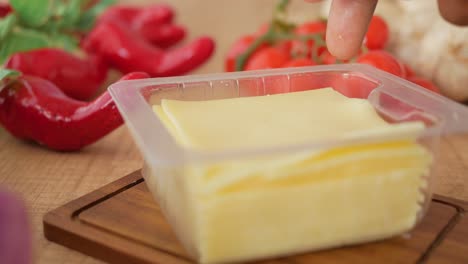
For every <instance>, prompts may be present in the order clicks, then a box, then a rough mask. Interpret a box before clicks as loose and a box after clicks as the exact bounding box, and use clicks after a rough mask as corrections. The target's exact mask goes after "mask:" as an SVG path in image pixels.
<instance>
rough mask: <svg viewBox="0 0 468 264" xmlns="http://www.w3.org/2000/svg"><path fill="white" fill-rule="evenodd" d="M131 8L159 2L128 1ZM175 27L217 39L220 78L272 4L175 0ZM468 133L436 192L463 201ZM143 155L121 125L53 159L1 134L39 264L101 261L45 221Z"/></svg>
mask: <svg viewBox="0 0 468 264" xmlns="http://www.w3.org/2000/svg"><path fill="white" fill-rule="evenodd" d="M122 2H132V3H133V4H144V3H145V2H146V3H147V2H157V1H148V0H146V1H130V0H125V1H122ZM166 2H169V3H170V4H171V5H173V6H174V7H176V8H177V11H178V16H177V21H178V22H180V23H182V24H184V25H189V30H190V36H189V38H193V37H194V36H199V35H201V34H209V35H211V36H213V37H215V38H216V40H217V51H216V54H215V56H214V57H213V59H212V60H211V61H210V62H209V63H207V64H206V65H204V66H203V67H202V68H200V69H199V70H197V71H196V73H200V72H203V73H206V72H221V71H222V70H223V66H222V65H223V64H222V57H223V55H224V54H225V51H226V49H227V48H228V46H229V44H230V43H231V42H232V41H234V39H235V38H236V37H238V36H239V35H241V34H243V33H245V32H252V31H254V30H255V29H256V28H257V27H258V26H259V25H260V24H262V23H263V22H265V21H267V20H268V18H269V16H270V14H271V11H272V3H273V1H271V0H257V1H250V0H242V1H240V0H236V1H232V0H222V1H221V0H192V1H186V0H172V1H166ZM293 9H294V12H295V13H296V18H299V19H301V18H304V17H313V14H314V12H315V10H316V7H315V6H314V5H312V4H304V3H302V2H301V1H299V3H297V4H296V3H295V4H294V6H293ZM467 150H468V134H466V135H457V136H452V137H450V138H446V139H444V140H442V144H441V147H440V152H441V155H440V157H439V162H438V165H439V166H438V168H437V175H436V177H437V178H436V185H435V187H434V188H435V192H436V193H438V194H442V195H446V196H450V197H454V198H458V199H467V200H468V174H467V173H465V172H467V168H468V151H467ZM141 165H142V159H141V156H140V154H139V152H138V150H137V148H136V146H135V144H134V143H133V141H132V139H131V137H130V135H129V133H128V132H127V129H126V128H125V126H123V127H121V128H120V129H118V130H116V131H114V132H113V133H111V134H110V135H109V136H107V137H106V138H104V139H102V140H100V141H99V142H97V143H96V144H94V145H92V146H90V147H88V148H86V149H84V150H82V151H80V152H77V153H57V152H52V151H48V150H45V149H44V148H41V147H38V146H36V145H32V144H28V143H24V142H20V141H18V140H16V139H14V138H13V137H11V136H10V135H9V134H8V133H6V132H5V131H4V130H1V129H0V185H4V186H7V187H9V188H10V189H11V190H13V191H16V192H18V193H20V194H22V196H23V198H24V199H25V201H26V203H27V205H28V209H29V215H30V217H31V224H32V229H33V231H34V252H35V259H36V263H99V261H97V260H95V259H92V258H90V257H87V256H85V255H83V254H80V253H77V252H74V251H72V250H68V249H66V248H64V247H62V246H59V245H56V244H53V243H50V242H48V241H47V240H45V239H44V236H43V231H42V217H43V215H44V214H45V213H46V212H48V211H49V210H52V209H54V208H56V207H58V206H60V205H63V204H64V203H66V202H68V201H70V200H72V199H75V198H78V197H80V196H82V195H84V194H86V193H88V192H90V191H92V190H95V189H97V188H99V187H101V186H103V185H104V184H107V183H109V182H112V181H114V180H116V179H118V178H120V177H122V176H125V175H126V174H128V173H130V172H132V171H134V170H136V169H139V168H140V167H141Z"/></svg>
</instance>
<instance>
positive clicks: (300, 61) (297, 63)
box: [281, 58, 317, 68]
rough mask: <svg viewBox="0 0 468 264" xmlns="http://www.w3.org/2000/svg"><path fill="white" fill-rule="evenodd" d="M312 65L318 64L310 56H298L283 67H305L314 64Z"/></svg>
mask: <svg viewBox="0 0 468 264" xmlns="http://www.w3.org/2000/svg"><path fill="white" fill-rule="evenodd" d="M312 65H317V64H316V63H315V62H313V61H312V60H311V59H308V58H297V59H293V60H290V61H288V62H286V63H285V64H283V65H282V66H281V68H289V67H303V66H312Z"/></svg>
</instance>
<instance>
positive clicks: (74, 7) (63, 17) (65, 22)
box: [54, 0, 83, 29]
mask: <svg viewBox="0 0 468 264" xmlns="http://www.w3.org/2000/svg"><path fill="white" fill-rule="evenodd" d="M82 2H83V0H69V1H68V2H67V3H60V4H59V5H57V8H56V11H55V12H54V14H55V15H54V17H56V19H55V21H57V23H58V28H59V29H74V27H75V25H76V24H77V23H78V21H79V20H80V17H81V14H82V10H81V4H82Z"/></svg>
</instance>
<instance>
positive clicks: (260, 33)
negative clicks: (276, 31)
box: [255, 23, 270, 36]
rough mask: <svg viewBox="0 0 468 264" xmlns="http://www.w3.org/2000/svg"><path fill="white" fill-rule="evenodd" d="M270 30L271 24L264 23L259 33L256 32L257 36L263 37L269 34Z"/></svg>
mask: <svg viewBox="0 0 468 264" xmlns="http://www.w3.org/2000/svg"><path fill="white" fill-rule="evenodd" d="M269 29H270V23H264V24H262V25H261V26H260V27H259V28H258V30H257V32H255V36H261V35H263V34H265V33H267V32H268V30H269Z"/></svg>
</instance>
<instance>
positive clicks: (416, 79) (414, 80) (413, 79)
mask: <svg viewBox="0 0 468 264" xmlns="http://www.w3.org/2000/svg"><path fill="white" fill-rule="evenodd" d="M408 81H410V82H412V83H414V84H417V85H419V86H421V87H423V88H426V89H427V90H429V91H432V92H435V93H439V94H440V89H439V88H438V87H437V86H436V85H435V84H433V83H432V82H431V81H429V80H428V79H425V78H422V77H418V76H412V77H410V78H408Z"/></svg>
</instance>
